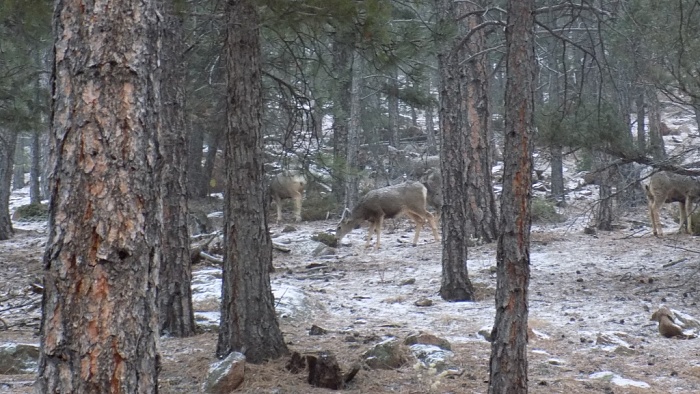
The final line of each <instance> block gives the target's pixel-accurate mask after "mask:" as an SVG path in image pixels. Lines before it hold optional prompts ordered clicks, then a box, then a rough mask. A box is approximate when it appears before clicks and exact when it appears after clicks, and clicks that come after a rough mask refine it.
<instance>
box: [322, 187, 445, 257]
mask: <svg viewBox="0 0 700 394" xmlns="http://www.w3.org/2000/svg"><path fill="white" fill-rule="evenodd" d="M427 195H428V190H427V189H426V188H425V186H423V184H422V183H420V182H404V183H399V184H397V185H393V186H387V187H383V188H380V189H375V190H372V191H370V192H368V193H367V194H365V195H364V197H362V198H361V199H360V201H359V202H358V203H357V206H355V208H354V209H353V210H352V212H349V215H346V214H347V213H348V209H347V208H346V210H345V212H343V217H342V218H341V220H340V224H339V225H338V228H337V230H336V232H335V236H336V238H337V239H338V242H340V241H341V240H342V239H343V237H344V236H345V235H347V234H348V233H349V232H350V231H352V230H353V229H355V228H358V227H360V225H361V224H362V223H363V222H364V221H368V222H369V233H368V234H367V243H366V245H365V247H369V245H370V242H371V240H372V233H374V232H376V233H377V243H376V244H375V246H374V248H375V250H376V249H379V246H380V244H381V232H382V223H383V221H384V219H386V218H393V217H396V216H398V215H400V214H405V215H407V216H408V217H410V218H411V219H412V220H413V222H414V223H415V225H416V230H415V231H416V233H415V235H414V237H413V245H414V246H415V245H416V244H417V243H418V237H419V236H420V231H421V229H422V228H423V225H424V223H425V221H426V220H427V221H428V224H429V225H430V228H431V229H432V230H433V237H434V238H435V240H436V241H440V236H439V235H438V232H437V225H436V224H435V218H434V217H433V215H432V214H431V213H430V212H428V211H427V210H426V209H425V204H426V198H427Z"/></svg>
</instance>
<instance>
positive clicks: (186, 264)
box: [158, 0, 195, 337]
mask: <svg viewBox="0 0 700 394" xmlns="http://www.w3.org/2000/svg"><path fill="white" fill-rule="evenodd" d="M161 1H162V2H163V17H164V24H163V27H164V31H163V33H164V34H163V56H162V59H163V60H162V65H163V82H164V83H163V89H162V90H163V118H162V119H163V121H162V127H161V129H160V135H159V137H158V142H159V144H158V150H159V153H160V159H161V167H160V175H161V179H160V187H161V190H160V193H161V196H160V197H161V203H162V212H163V222H162V227H161V252H162V257H161V266H160V283H159V284H158V307H159V309H160V329H161V333H162V334H166V335H172V336H175V337H186V336H190V335H194V333H195V323H194V310H193V309H192V289H191V283H192V267H191V264H190V238H189V234H188V225H187V220H188V216H189V215H188V209H187V184H186V182H187V177H186V172H185V169H186V167H187V141H186V135H187V132H186V127H187V122H186V121H185V112H184V109H185V88H184V85H183V83H184V80H185V63H184V59H183V57H182V55H181V53H182V48H183V30H182V25H183V20H182V16H181V15H177V14H176V13H175V10H174V7H173V3H172V2H173V0H161Z"/></svg>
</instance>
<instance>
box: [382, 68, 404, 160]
mask: <svg viewBox="0 0 700 394" xmlns="http://www.w3.org/2000/svg"><path fill="white" fill-rule="evenodd" d="M398 71H399V70H398V66H392V67H391V72H390V75H389V78H388V81H387V88H388V89H387V97H386V99H387V104H388V107H389V108H388V109H389V144H390V145H391V146H393V147H394V148H396V149H401V141H400V137H399V72H398Z"/></svg>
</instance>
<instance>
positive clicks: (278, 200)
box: [274, 196, 282, 224]
mask: <svg viewBox="0 0 700 394" xmlns="http://www.w3.org/2000/svg"><path fill="white" fill-rule="evenodd" d="M274 199H275V205H277V224H279V222H280V221H282V199H281V198H279V197H277V196H275V197H274Z"/></svg>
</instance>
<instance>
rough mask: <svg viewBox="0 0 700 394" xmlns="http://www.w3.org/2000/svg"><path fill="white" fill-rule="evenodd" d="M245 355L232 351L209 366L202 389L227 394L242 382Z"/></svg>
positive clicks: (212, 392) (207, 391)
mask: <svg viewBox="0 0 700 394" xmlns="http://www.w3.org/2000/svg"><path fill="white" fill-rule="evenodd" d="M244 373H245V356H244V355H243V354H242V353H238V352H232V353H231V354H229V355H228V356H227V357H226V358H225V359H223V360H221V361H218V362H216V363H214V364H212V365H211V366H210V367H209V375H208V376H207V380H206V382H204V387H203V391H204V392H205V393H208V394H228V393H230V392H232V391H233V390H235V389H236V388H238V386H240V385H241V383H243V379H244V377H245V376H244Z"/></svg>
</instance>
